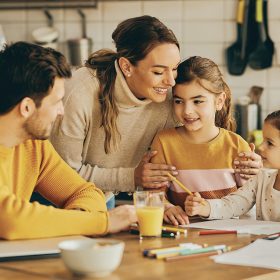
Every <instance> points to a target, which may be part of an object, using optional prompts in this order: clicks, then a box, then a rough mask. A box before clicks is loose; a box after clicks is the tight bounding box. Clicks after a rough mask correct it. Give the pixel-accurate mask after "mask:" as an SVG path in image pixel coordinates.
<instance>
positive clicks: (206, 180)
mask: <svg viewBox="0 0 280 280" xmlns="http://www.w3.org/2000/svg"><path fill="white" fill-rule="evenodd" d="M152 150H156V151H158V153H157V155H156V156H155V157H154V158H153V162H154V163H166V164H171V165H174V166H176V168H177V170H178V172H179V175H178V176H177V178H178V179H179V181H181V182H182V183H183V184H184V185H185V186H186V187H187V188H188V189H189V190H191V191H192V192H199V193H200V194H201V196H202V197H204V198H221V197H223V196H225V195H227V194H229V193H231V192H233V191H235V190H236V189H237V186H241V185H242V182H241V180H240V178H239V176H237V175H235V174H234V170H233V160H234V158H236V157H237V156H238V153H240V152H245V151H250V147H249V145H248V143H247V142H246V141H245V140H244V139H243V138H242V137H241V136H239V135H237V134H235V133H233V132H231V131H228V130H225V129H222V128H221V129H220V133H219V135H218V136H217V137H216V138H215V139H213V140H211V141H210V142H208V143H203V144H193V143H189V142H188V140H187V138H186V136H185V135H183V134H182V133H180V132H178V130H177V129H176V128H172V129H168V130H163V131H161V132H159V133H158V134H157V135H156V137H155V139H154V141H153V144H152ZM166 192H167V198H168V200H169V201H170V202H171V203H172V204H174V205H180V206H181V207H183V209H184V201H185V199H186V196H187V194H186V192H185V191H184V190H183V189H181V188H180V187H179V186H178V185H177V184H176V183H171V184H170V186H169V188H167V189H166Z"/></svg>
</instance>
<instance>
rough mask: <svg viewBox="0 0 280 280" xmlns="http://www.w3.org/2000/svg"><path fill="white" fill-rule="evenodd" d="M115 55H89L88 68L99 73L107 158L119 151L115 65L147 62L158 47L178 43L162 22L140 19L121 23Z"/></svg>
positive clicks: (104, 51)
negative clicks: (150, 54) (126, 61)
mask: <svg viewBox="0 0 280 280" xmlns="http://www.w3.org/2000/svg"><path fill="white" fill-rule="evenodd" d="M112 38H113V41H114V43H115V45H116V52H114V51H112V50H108V49H102V50H99V51H97V52H94V53H93V54H91V55H90V57H89V59H88V60H87V61H86V64H85V65H86V67H89V68H91V69H95V70H96V76H97V78H98V79H99V83H100V92H99V103H100V108H101V124H100V127H103V128H104V132H105V142H104V150H105V153H106V154H108V153H110V152H111V151H112V147H113V148H114V149H116V148H117V145H118V143H119V141H120V139H121V135H120V133H119V130H118V127H117V124H116V120H117V117H118V113H119V110H118V107H117V105H116V101H115V97H114V94H113V89H114V86H115V80H116V69H115V61H116V60H117V59H118V58H120V57H125V58H127V59H128V60H129V61H130V63H131V64H132V65H134V66H135V65H137V62H138V61H140V60H142V59H144V58H145V57H146V55H147V54H148V53H149V52H150V51H151V50H152V49H154V48H155V47H156V46H158V45H160V44H164V43H170V44H175V45H176V46H178V48H179V43H178V41H177V39H176V37H175V35H174V34H173V32H172V31H171V30H170V29H168V28H167V27H166V26H165V25H164V24H163V23H162V22H161V21H159V20H158V19H157V18H155V17H151V16H141V17H135V18H130V19H127V20H125V21H123V22H121V23H120V24H119V25H118V26H117V28H116V29H115V31H114V32H113V34H112Z"/></svg>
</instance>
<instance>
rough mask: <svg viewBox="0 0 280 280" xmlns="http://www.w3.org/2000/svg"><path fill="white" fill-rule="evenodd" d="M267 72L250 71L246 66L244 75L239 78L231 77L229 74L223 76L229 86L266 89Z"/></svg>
mask: <svg viewBox="0 0 280 280" xmlns="http://www.w3.org/2000/svg"><path fill="white" fill-rule="evenodd" d="M266 77H267V71H266V70H260V71H256V70H252V69H251V68H250V67H248V66H247V68H246V70H245V73H244V74H243V75H241V76H233V75H230V74H229V73H226V74H225V78H226V80H227V81H228V83H229V85H230V86H232V87H233V86H238V87H248V88H249V87H251V86H254V85H256V86H262V87H266V84H267V79H266Z"/></svg>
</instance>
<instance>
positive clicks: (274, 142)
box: [259, 122, 280, 169]
mask: <svg viewBox="0 0 280 280" xmlns="http://www.w3.org/2000/svg"><path fill="white" fill-rule="evenodd" d="M259 150H260V154H261V157H262V159H263V164H264V166H265V167H268V168H273V169H280V131H279V130H278V129H277V128H275V127H274V126H273V125H271V124H270V123H269V122H265V123H264V126H263V143H262V144H261V145H260V147H259Z"/></svg>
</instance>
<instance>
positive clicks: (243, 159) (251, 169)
mask: <svg viewBox="0 0 280 280" xmlns="http://www.w3.org/2000/svg"><path fill="white" fill-rule="evenodd" d="M250 147H251V150H252V151H251V152H242V153H239V155H238V157H237V158H235V159H234V162H233V163H234V172H235V173H238V174H239V175H240V177H241V178H242V179H250V178H251V177H253V176H255V175H256V174H258V173H259V170H260V168H262V167H263V163H262V158H261V156H259V155H258V154H256V153H255V145H254V144H253V143H250Z"/></svg>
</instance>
